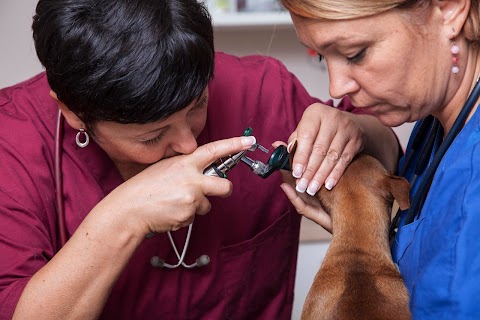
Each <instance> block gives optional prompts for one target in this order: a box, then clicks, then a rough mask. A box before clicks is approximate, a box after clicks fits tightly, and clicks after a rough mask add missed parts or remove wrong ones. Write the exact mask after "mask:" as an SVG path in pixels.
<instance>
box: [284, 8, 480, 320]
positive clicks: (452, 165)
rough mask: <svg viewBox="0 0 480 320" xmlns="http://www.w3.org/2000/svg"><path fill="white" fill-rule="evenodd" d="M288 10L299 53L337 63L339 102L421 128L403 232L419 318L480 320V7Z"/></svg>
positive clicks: (399, 234) (401, 256) (332, 71)
mask: <svg viewBox="0 0 480 320" xmlns="http://www.w3.org/2000/svg"><path fill="white" fill-rule="evenodd" d="M282 3H283V5H284V6H285V7H286V8H287V9H288V10H289V11H290V13H291V16H292V19H293V22H294V25H295V28H296V31H297V35H298V38H299V41H300V42H301V43H303V44H304V45H305V46H307V47H308V48H311V49H313V50H315V51H316V52H317V53H318V55H319V57H320V59H325V61H326V63H327V66H328V72H329V76H330V94H331V96H332V97H334V98H342V97H345V96H347V97H348V98H350V100H351V101H352V103H353V105H354V106H355V107H357V108H362V109H363V110H366V111H368V112H371V113H373V114H374V115H375V116H376V117H377V118H378V119H379V120H380V122H382V123H383V124H385V125H388V126H391V127H395V126H399V125H401V124H403V123H406V122H415V121H416V122H417V123H416V125H415V128H414V130H413V132H412V136H411V138H410V141H409V143H408V146H407V150H406V154H405V156H404V157H403V158H402V159H401V161H400V163H399V166H398V168H399V174H401V175H403V176H405V177H406V178H407V179H408V180H409V181H410V183H411V186H412V189H411V201H412V205H411V208H410V209H409V210H407V211H404V212H399V213H398V214H397V216H396V217H395V218H394V219H393V222H392V227H391V236H392V239H393V244H392V257H393V259H394V261H395V263H397V264H398V266H399V269H400V271H401V274H402V277H403V279H404V281H405V283H406V285H407V287H408V290H409V293H410V296H411V302H410V308H411V310H412V313H413V316H414V318H417V319H474V318H475V319H478V317H479V315H480V304H478V296H479V294H480V273H479V272H478V269H479V268H480V242H479V241H477V238H478V225H479V224H480V196H479V194H480V170H478V165H477V164H478V163H480V130H479V129H480V112H477V107H478V99H479V95H480V85H478V78H479V76H480V51H479V45H478V44H479V39H480V37H479V32H480V27H479V4H478V1H469V0H455V1H428V0H424V1H411V0H407V1H398V0H395V1H378V0H375V1H374V0H351V1H333V0H301V1H300V0H282ZM301 125H302V124H300V126H301ZM293 139H297V140H298V144H299V145H302V144H304V145H305V144H308V142H306V141H305V139H301V137H297V136H296V135H295V133H294V134H293V135H292V136H291V138H290V140H293ZM304 148H306V147H305V146H304ZM318 157H320V155H317V154H315V153H312V154H311V155H310V160H309V161H310V162H315V159H317V158H318ZM294 163H295V161H294ZM283 188H284V191H285V192H286V194H287V195H288V196H289V198H290V199H291V201H292V203H294V205H295V206H296V207H297V209H298V210H299V211H300V212H301V213H303V214H304V215H305V216H307V217H309V218H312V219H313V220H315V221H317V222H318V223H320V224H322V225H323V226H325V227H327V228H328V227H329V226H330V223H331V221H330V220H329V218H328V216H327V215H326V214H325V213H324V212H323V211H322V210H321V208H319V207H318V206H317V205H316V204H312V203H310V202H311V201H308V199H309V198H308V197H306V196H304V195H301V197H298V196H297V194H296V193H295V191H294V190H293V188H292V187H290V186H289V185H286V184H285V185H283ZM309 200H311V199H309ZM334 231H335V230H333V232H334Z"/></svg>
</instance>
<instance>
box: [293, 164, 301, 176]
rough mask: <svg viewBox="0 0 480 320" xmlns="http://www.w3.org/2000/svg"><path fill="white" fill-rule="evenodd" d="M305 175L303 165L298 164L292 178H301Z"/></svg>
mask: <svg viewBox="0 0 480 320" xmlns="http://www.w3.org/2000/svg"><path fill="white" fill-rule="evenodd" d="M302 174H303V166H302V165H301V164H296V165H295V166H294V168H293V171H292V176H293V177H294V178H297V179H298V178H300V177H301V176H302Z"/></svg>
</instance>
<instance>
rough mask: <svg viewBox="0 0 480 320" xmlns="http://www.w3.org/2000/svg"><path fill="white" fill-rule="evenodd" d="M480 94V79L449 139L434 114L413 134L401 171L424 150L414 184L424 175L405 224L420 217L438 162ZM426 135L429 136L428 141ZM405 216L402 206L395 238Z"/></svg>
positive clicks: (392, 230) (394, 223)
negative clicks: (416, 154)
mask: <svg viewBox="0 0 480 320" xmlns="http://www.w3.org/2000/svg"><path fill="white" fill-rule="evenodd" d="M479 97H480V81H479V79H477V82H476V84H475V86H474V88H473V90H472V92H471V93H470V95H469V96H468V98H467V101H466V102H465V104H464V105H463V107H462V110H461V111H460V113H459V115H458V116H457V119H456V120H455V122H454V124H453V126H452V128H451V129H450V131H449V132H448V134H447V135H446V137H445V139H443V128H442V126H441V125H440V123H439V121H438V120H437V119H436V118H434V117H433V116H428V117H427V118H425V119H423V120H422V121H421V123H420V124H419V127H418V131H417V133H416V134H415V136H414V137H413V138H412V143H411V147H410V151H409V153H408V154H407V155H406V156H405V162H404V165H403V167H402V170H401V171H400V175H401V176H403V174H404V173H405V172H406V170H407V168H408V167H409V166H410V164H411V160H412V158H413V157H414V154H415V153H416V152H420V154H419V157H418V160H417V162H416V164H415V167H414V168H413V169H414V170H413V177H412V179H411V181H409V182H410V185H411V186H412V187H413V185H414V184H415V182H416V179H417V177H418V176H420V175H421V174H423V178H422V180H421V181H420V182H419V184H418V187H417V189H416V192H415V194H414V196H413V198H412V201H411V206H410V208H409V209H408V210H407V213H406V216H405V223H404V225H407V224H410V223H412V222H413V221H415V220H416V219H418V218H419V217H420V213H421V211H422V207H423V204H424V203H425V199H426V198H427V195H428V191H429V189H430V186H431V184H432V181H433V178H434V176H435V172H436V171H437V169H438V166H439V165H440V162H441V161H442V159H443V156H444V155H445V153H446V152H447V150H448V148H449V147H450V145H451V144H452V143H453V141H454V140H455V138H456V137H457V135H458V134H459V133H460V131H461V130H462V128H463V127H464V125H465V122H466V120H467V118H468V116H469V114H470V112H471V111H472V109H473V107H474V106H475V104H476V102H477V100H478V99H479ZM425 138H426V139H427V140H426V141H425ZM442 139H443V141H442ZM423 142H425V143H423ZM436 145H437V146H439V147H438V150H437V151H436V152H435V155H434V156H433V159H431V154H432V151H433V148H434V146H436ZM430 159H431V161H430ZM429 162H430V165H429ZM401 216H402V211H401V210H398V212H397V214H396V215H395V218H394V219H393V221H392V224H391V226H390V232H389V235H390V238H391V239H393V237H394V236H395V232H396V231H395V230H396V229H397V228H398V227H399V225H400V220H401V219H400V217H401Z"/></svg>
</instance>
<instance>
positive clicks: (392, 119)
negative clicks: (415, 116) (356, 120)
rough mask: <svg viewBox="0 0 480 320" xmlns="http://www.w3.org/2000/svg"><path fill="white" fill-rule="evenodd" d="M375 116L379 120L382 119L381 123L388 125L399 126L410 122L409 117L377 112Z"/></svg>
mask: <svg viewBox="0 0 480 320" xmlns="http://www.w3.org/2000/svg"><path fill="white" fill-rule="evenodd" d="M375 117H376V118H377V119H378V121H380V123H381V124H383V125H384V126H387V127H398V126H401V125H402V124H404V123H407V122H409V121H408V119H404V118H400V117H396V116H391V115H388V114H380V115H379V114H375Z"/></svg>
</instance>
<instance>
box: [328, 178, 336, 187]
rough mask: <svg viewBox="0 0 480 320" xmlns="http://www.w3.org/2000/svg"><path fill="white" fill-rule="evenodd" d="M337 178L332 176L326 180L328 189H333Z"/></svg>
mask: <svg viewBox="0 0 480 320" xmlns="http://www.w3.org/2000/svg"><path fill="white" fill-rule="evenodd" d="M335 184H336V182H335V180H333V179H332V178H329V179H328V180H327V181H326V182H325V188H327V190H332V189H333V187H335Z"/></svg>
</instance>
